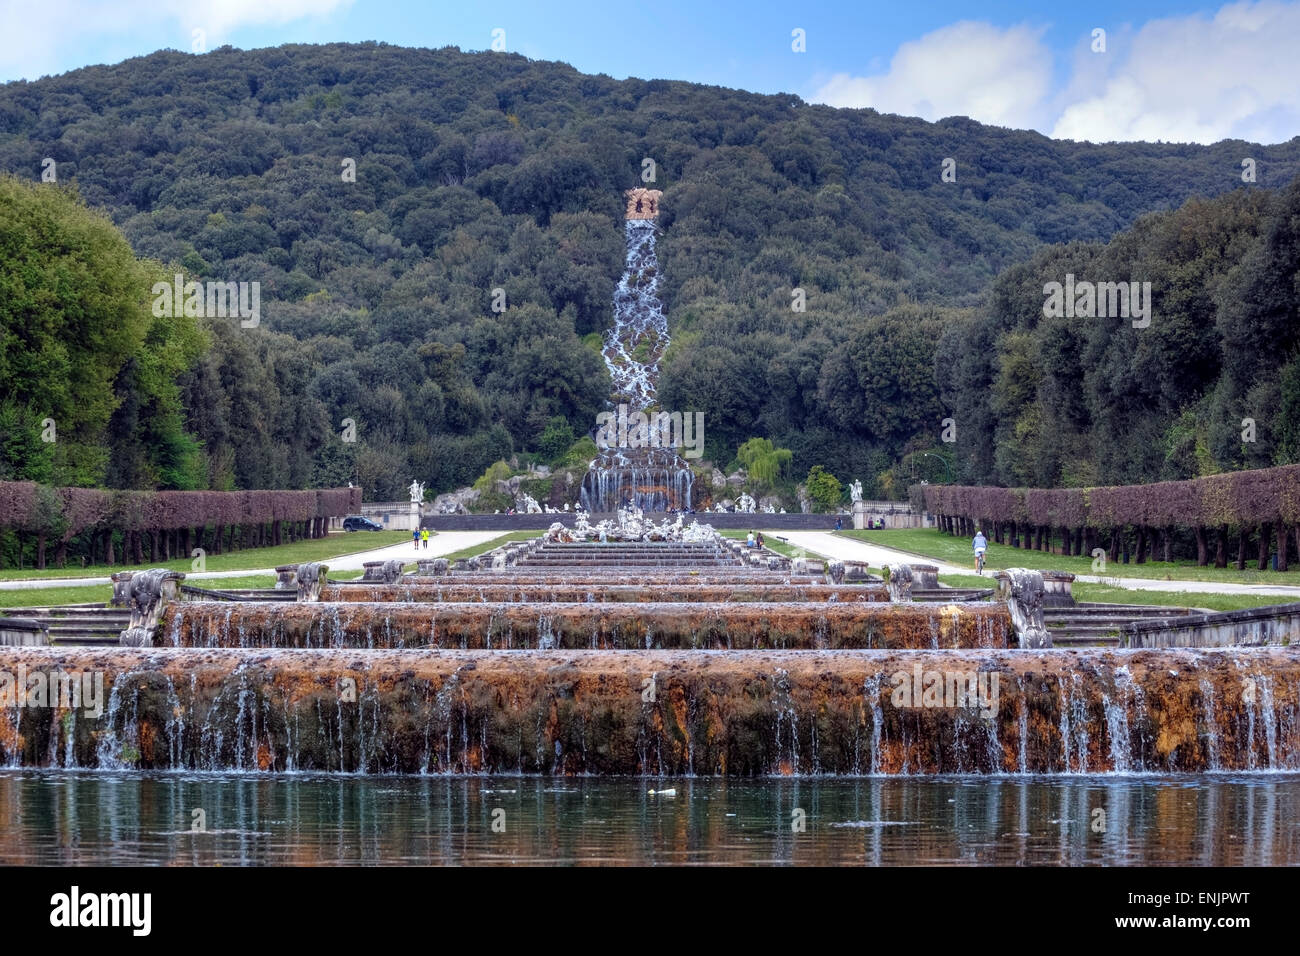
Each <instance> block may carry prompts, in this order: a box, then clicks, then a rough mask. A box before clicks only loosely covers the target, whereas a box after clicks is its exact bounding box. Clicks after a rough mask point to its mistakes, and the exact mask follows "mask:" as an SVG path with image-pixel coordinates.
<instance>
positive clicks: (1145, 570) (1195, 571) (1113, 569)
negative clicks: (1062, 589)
mask: <svg viewBox="0 0 1300 956" xmlns="http://www.w3.org/2000/svg"><path fill="white" fill-rule="evenodd" d="M838 533H839V534H842V535H844V536H845V537H849V538H855V539H857V540H859V541H869V542H871V543H872V544H878V545H881V546H882V547H886V548H895V549H897V550H899V551H907V552H911V553H913V554H916V555H918V556H920V557H927V558H933V559H936V560H939V561H946V562H948V563H949V564H957V565H962V566H964V567H972V565H973V561H974V555H973V552H972V551H971V545H970V540H969V539H967V538H954V537H953V536H951V535H946V534H941V533H940V532H939V531H938V530H937V529H935V528H903V529H898V530H879V531H840V532H838ZM1234 553H1235V552H1234ZM1092 560H1093V559H1092V558H1090V557H1067V556H1065V555H1063V554H1049V553H1048V552H1045V551H1033V550H1030V549H1026V548H1012V547H1009V546H1007V545H1003V544H995V543H994V542H992V541H990V542H989V550H988V556H987V558H986V563H985V565H984V568H985V570H986V571H989V570H997V569H998V568H1035V569H1037V570H1040V571H1070V572H1073V573H1074V574H1100V575H1103V576H1105V577H1113V578H1149V579H1151V580H1156V581H1217V582H1220V583H1228V584H1283V585H1295V586H1300V570H1292V571H1286V572H1278V571H1257V570H1253V569H1249V568H1248V569H1247V570H1245V571H1238V570H1237V569H1236V568H1233V567H1229V568H1213V567H1205V568H1200V567H1197V566H1196V562H1195V561H1178V562H1172V563H1169V564H1166V563H1165V562H1163V561H1148V562H1147V563H1146V564H1133V563H1131V562H1130V563H1129V564H1121V563H1119V562H1110V561H1108V562H1106V569H1105V571H1094V570H1093V567H1092ZM1247 606H1249V605H1247Z"/></svg>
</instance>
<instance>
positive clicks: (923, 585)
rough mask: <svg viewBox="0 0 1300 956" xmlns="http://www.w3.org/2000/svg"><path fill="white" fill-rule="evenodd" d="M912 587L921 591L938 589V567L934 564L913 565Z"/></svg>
mask: <svg viewBox="0 0 1300 956" xmlns="http://www.w3.org/2000/svg"><path fill="white" fill-rule="evenodd" d="M911 568H912V586H913V587H915V588H917V589H918V590H921V591H934V590H937V589H938V587H939V567H938V565H934V564H913V565H911Z"/></svg>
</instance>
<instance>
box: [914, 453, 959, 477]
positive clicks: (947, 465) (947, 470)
mask: <svg viewBox="0 0 1300 956" xmlns="http://www.w3.org/2000/svg"><path fill="white" fill-rule="evenodd" d="M912 454H913V455H920V456H921V457H922V458H937V459H939V461H941V462H943V470H944V474H945V475H947V479H946V484H949V485H951V484H952V462H950V461H949V460H948V459H947V458H944V457H943V455H936V454H935V453H934V452H930V451H914V452H912Z"/></svg>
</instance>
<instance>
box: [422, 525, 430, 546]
mask: <svg viewBox="0 0 1300 956" xmlns="http://www.w3.org/2000/svg"><path fill="white" fill-rule="evenodd" d="M420 540H421V541H423V542H424V550H425V551H428V550H429V529H428V528H425V529H423V530H422V531H421V532H420Z"/></svg>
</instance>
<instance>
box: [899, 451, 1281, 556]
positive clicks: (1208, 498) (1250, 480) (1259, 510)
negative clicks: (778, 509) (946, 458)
mask: <svg viewBox="0 0 1300 956" xmlns="http://www.w3.org/2000/svg"><path fill="white" fill-rule="evenodd" d="M910 497H911V501H912V505H913V507H915V508H917V509H918V510H924V511H927V512H929V513H931V514H936V515H939V516H940V527H941V528H943V530H945V531H948V532H950V533H954V534H965V533H966V532H968V531H969V530H970V529H971V527H972V526H974V525H978V524H980V523H982V522H989V523H992V525H993V531H994V533H995V534H996V535H997V536H998V538H999V540H1000V539H1001V538H1002V537H1003V536H1004V535H1006V534H1008V533H1009V535H1010V537H1011V540H1012V543H1013V544H1014V545H1015V546H1017V547H1018V546H1019V536H1020V533H1021V532H1022V531H1032V532H1034V534H1035V535H1036V541H1037V542H1038V543H1037V544H1035V545H1033V546H1034V547H1039V546H1041V543H1042V537H1043V533H1044V532H1047V537H1048V538H1049V540H1050V538H1051V531H1052V529H1059V530H1060V531H1061V532H1063V545H1064V548H1065V551H1066V553H1067V554H1068V553H1071V550H1073V551H1074V553H1079V550H1080V548H1081V547H1083V546H1085V543H1084V542H1083V538H1084V537H1086V538H1087V539H1088V541H1087V542H1086V545H1087V546H1088V547H1090V546H1091V544H1092V543H1094V539H1095V537H1096V532H1098V531H1102V530H1104V531H1108V532H1111V533H1112V536H1113V537H1112V540H1114V536H1115V535H1118V536H1120V540H1121V541H1122V542H1123V543H1124V544H1125V545H1126V543H1127V532H1128V529H1134V530H1136V532H1137V534H1138V540H1137V552H1138V560H1139V561H1141V560H1144V558H1145V554H1146V549H1147V547H1148V546H1150V547H1154V540H1155V537H1156V534H1157V533H1159V534H1160V535H1163V536H1166V537H1168V536H1169V535H1170V534H1171V533H1172V532H1174V531H1176V530H1178V529H1187V530H1190V531H1192V532H1194V533H1195V540H1196V542H1197V557H1198V560H1199V563H1201V564H1205V563H1207V562H1208V560H1209V558H1208V548H1209V544H1208V543H1207V542H1208V540H1209V539H1208V538H1207V531H1208V530H1210V529H1213V530H1214V533H1215V534H1216V535H1217V536H1218V540H1217V542H1215V546H1216V549H1217V557H1216V559H1215V563H1216V564H1217V565H1219V566H1223V565H1224V563H1225V561H1226V558H1225V552H1226V549H1227V547H1228V545H1227V541H1226V535H1227V529H1229V528H1233V529H1236V531H1237V534H1238V538H1237V550H1238V558H1237V563H1238V567H1240V566H1242V564H1243V557H1242V555H1243V554H1244V552H1245V549H1246V547H1247V537H1248V536H1249V535H1250V533H1251V532H1252V531H1253V532H1256V544H1257V546H1258V554H1259V558H1258V560H1259V563H1260V567H1261V569H1262V568H1263V567H1264V563H1265V558H1266V557H1267V555H1268V553H1269V548H1271V547H1275V548H1276V551H1277V554H1278V568H1279V570H1286V567H1287V553H1288V550H1289V548H1288V546H1287V531H1288V530H1290V529H1295V530H1296V537H1297V551H1298V552H1300V528H1297V525H1300V465H1279V466H1278V467H1276V468H1261V469H1256V470H1252V471H1234V472H1227V473H1224V474H1221V475H1211V476H1209V477H1206V478H1193V479H1189V480H1187V481H1162V482H1157V483H1155V484H1149V485H1116V486H1111V487H1098V488H993V487H977V486H970V485H914V486H912V488H911V489H910ZM1071 534H1072V535H1073V538H1074V540H1073V542H1071V540H1070V536H1071ZM1274 535H1275V536H1276V541H1275V542H1269V540H1268V539H1270V538H1271V537H1273V536H1274ZM1111 550H1112V553H1114V551H1115V545H1112V547H1111ZM1085 553H1086V552H1085Z"/></svg>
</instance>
